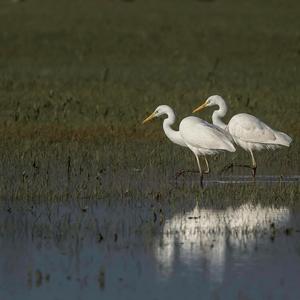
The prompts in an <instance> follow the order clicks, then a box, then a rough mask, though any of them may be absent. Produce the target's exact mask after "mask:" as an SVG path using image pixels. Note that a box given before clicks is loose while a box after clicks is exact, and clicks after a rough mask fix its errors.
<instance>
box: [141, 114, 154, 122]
mask: <svg viewBox="0 0 300 300" xmlns="http://www.w3.org/2000/svg"><path fill="white" fill-rule="evenodd" d="M153 118H155V114H154V113H152V114H151V115H150V116H149V117H148V118H146V119H145V120H144V121H143V124H145V123H147V122H148V121H150V120H152V119H153Z"/></svg>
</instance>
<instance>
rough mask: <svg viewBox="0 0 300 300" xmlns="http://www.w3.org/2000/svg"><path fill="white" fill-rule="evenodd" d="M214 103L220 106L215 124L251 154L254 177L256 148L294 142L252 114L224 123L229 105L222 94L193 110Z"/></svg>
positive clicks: (243, 114) (269, 147)
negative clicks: (254, 153)
mask: <svg viewBox="0 0 300 300" xmlns="http://www.w3.org/2000/svg"><path fill="white" fill-rule="evenodd" d="M213 105H217V106H218V107H219V109H218V110H215V111H214V113H213V115H212V120H213V124H214V125H216V126H218V127H220V128H222V129H223V130H226V131H228V132H229V133H230V135H231V136H232V138H233V140H234V142H235V143H236V144H237V145H239V146H240V147H241V148H243V149H244V150H246V151H248V152H249V153H250V154H251V158H252V169H253V176H254V177H255V174H256V161H255V159H254V155H253V151H254V150H256V151H260V150H263V149H276V148H279V147H282V146H286V147H289V146H290V144H291V142H292V138H291V137H289V136H288V135H287V134H285V133H283V132H280V131H276V130H274V129H272V128H271V127H269V126H268V125H266V124H265V123H264V122H262V121H261V120H259V119H258V118H256V117H255V116H252V115H250V114H246V113H240V114H237V115H235V116H233V117H232V118H231V120H230V121H229V123H228V125H226V124H225V123H223V121H222V120H221V118H223V117H224V116H225V115H226V113H227V105H226V103H225V100H224V99H223V98H222V97H221V96H218V95H215V96H211V97H209V98H208V99H207V100H206V101H205V103H204V104H202V105H201V106H199V107H198V108H196V109H195V110H194V111H193V112H196V111H200V110H201V109H203V108H205V107H208V106H213Z"/></svg>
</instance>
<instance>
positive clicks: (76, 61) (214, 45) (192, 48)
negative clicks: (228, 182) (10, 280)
mask: <svg viewBox="0 0 300 300" xmlns="http://www.w3.org/2000/svg"><path fill="white" fill-rule="evenodd" d="M299 10H300V4H299V2H298V1H296V0H288V1H285V2H283V1H278V0H270V1H267V2H262V1H259V0H253V1H234V0H229V1H222V0H215V1H213V0H212V1H197V0H188V1H179V0H172V1H171V0H163V1H158V0H153V1H146V0H135V1H129V0H127V1H118V0H114V1H113V0H111V1H109V0H98V1H96V0H88V1H84V2H83V1H79V0H74V1H67V0H61V1H50V0H45V1H43V2H41V1H37V0H25V1H22V2H17V3H15V2H12V1H8V0H5V1H2V3H1V4H0V28H1V31H0V70H1V71H0V138H1V146H0V157H1V160H0V170H1V171H0V175H1V177H0V187H1V190H0V195H1V199H4V200H8V201H11V200H14V199H21V200H24V199H39V200H41V201H42V200H43V199H45V198H51V199H52V198H53V199H69V198H76V199H80V198H83V199H87V198H103V199H104V198H110V199H112V198H120V197H121V198H126V197H127V198H137V199H140V200H142V199H149V197H150V198H151V197H152V198H153V199H156V198H157V197H158V198H160V197H161V196H159V195H163V196H164V197H162V198H164V199H168V198H170V194H172V196H173V197H175V196H174V193H172V192H170V191H171V190H172V185H171V184H170V182H169V181H170V180H169V179H170V178H171V177H172V176H173V175H174V174H175V172H176V170H178V169H181V168H183V167H187V166H188V167H189V168H191V167H193V166H195V161H194V157H193V156H192V155H191V153H190V152H189V151H188V150H186V149H181V148H180V147H176V146H174V145H172V144H171V143H170V142H169V141H167V139H166V138H165V136H164V134H163V131H162V128H161V120H160V121H156V122H154V123H153V124H149V125H147V126H146V125H145V126H143V125H141V121H142V120H143V118H144V117H145V116H146V115H147V114H149V113H150V112H152V111H153V110H154V109H155V107H156V106H157V105H159V104H169V105H170V106H172V107H173V108H174V109H175V111H176V112H177V115H178V118H179V120H180V119H181V118H183V117H184V116H187V115H190V114H191V111H192V109H193V108H194V107H195V106H197V105H198V104H200V103H201V102H202V100H203V99H205V98H206V97H208V96H209V95H212V94H220V95H222V96H223V97H224V98H225V99H226V100H227V102H228V104H229V109H230V110H229V114H228V116H227V117H226V121H227V120H228V119H229V118H230V117H231V116H232V115H234V114H235V113H238V112H249V113H253V114H254V115H256V116H258V117H259V118H261V119H263V120H264V121H265V122H266V123H268V124H269V125H270V126H271V127H273V128H276V129H278V130H281V131H284V132H286V133H288V134H289V135H291V136H292V137H293V139H294V143H293V144H292V147H291V149H284V150H280V151H276V152H267V153H262V154H259V155H258V174H270V175H292V174H299V165H300V157H299V153H300V143H299V141H298V137H299V132H300V123H299V112H300V108H299V94H300V85H299V78H300V69H299V67H298V66H299V63H300V18H299ZM211 113H212V110H207V112H204V113H202V114H199V116H200V117H203V118H204V119H206V120H210V114H211ZM233 159H234V160H236V161H239V162H241V161H244V162H245V161H246V160H249V157H248V155H247V154H246V153H244V152H243V151H242V150H241V151H239V152H238V153H237V154H234V155H229V154H226V155H221V156H219V157H217V158H214V159H211V166H212V170H213V171H214V172H215V173H214V174H216V173H217V171H218V170H220V169H221V168H222V166H224V165H225V164H226V162H228V161H231V160H233ZM239 173H240V174H245V172H244V171H243V170H236V171H235V174H239ZM191 190H192V191H194V192H196V191H198V185H197V184H196V183H193V184H191V185H189V186H188V187H185V188H184V187H182V186H181V188H177V189H176V191H177V193H175V194H176V197H177V198H182V197H184V195H186V193H187V192H188V191H191ZM235 190H236V187H235V186H233V187H231V186H229V187H228V188H226V189H224V188H223V187H218V188H217V191H218V192H217V193H215V190H213V189H211V190H209V191H207V193H208V194H210V193H212V194H214V195H219V196H218V197H222V195H223V196H224V194H225V195H226V194H228V192H229V191H230V193H231V194H232V193H234V191H235ZM263 191H264V192H262V191H261V188H259V187H256V186H253V185H250V186H249V187H243V188H241V189H239V193H238V195H241V193H244V194H247V195H249V194H252V196H253V199H254V200H255V199H257V198H260V199H261V198H263V197H264V194H265V193H266V191H267V189H264V190H263ZM273 193H275V194H274V195H273V194H272V195H271V196H272V199H279V198H280V199H281V200H280V201H281V202H284V201H287V202H288V203H290V202H292V203H294V202H295V201H297V200H298V198H299V185H298V186H297V185H292V186H289V185H288V186H284V187H282V186H281V185H278V186H276V187H275V188H274V190H273ZM255 195H256V196H257V197H255ZM269 195H270V194H269ZM276 195H279V196H278V197H277V196H276ZM273 196H274V197H273ZM214 197H216V196H214ZM237 197H240V196H237ZM240 198H241V197H240ZM230 199H231V198H230ZM230 199H229V200H230ZM229 200H228V201H229ZM244 200H245V199H244V198H243V201H244ZM224 201H225V200H224ZM226 201H227V200H226ZM226 201H225V202H226ZM276 201H277V200H276Z"/></svg>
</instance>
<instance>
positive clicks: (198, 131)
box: [143, 105, 235, 188]
mask: <svg viewBox="0 0 300 300" xmlns="http://www.w3.org/2000/svg"><path fill="white" fill-rule="evenodd" d="M162 115H167V117H166V118H165V119H164V121H163V130H164V132H165V134H166V136H167V137H168V138H169V140H171V141H172V142H173V143H174V144H177V145H180V146H183V147H188V148H189V149H190V150H191V151H192V152H193V153H194V155H195V157H196V161H197V165H198V169H199V173H200V184H201V187H202V188H203V172H202V169H201V165H200V162H199V156H204V159H205V162H206V166H207V170H206V172H205V173H208V172H209V166H208V162H207V159H206V155H212V154H216V153H218V152H220V151H229V152H234V151H235V147H234V145H233V143H232V142H231V140H230V136H229V135H227V134H226V133H225V132H224V131H223V130H222V129H220V128H218V127H217V126H214V125H212V124H210V123H208V122H206V121H203V120H201V119H199V118H196V117H193V116H190V117H186V118H184V119H183V120H182V121H181V122H180V125H179V130H178V131H176V130H174V129H172V127H171V126H172V125H173V124H174V123H175V114H174V111H173V109H172V108H171V107H170V106H168V105H160V106H158V107H157V108H156V109H155V111H154V112H153V113H152V114H151V115H150V116H149V117H147V118H146V119H145V120H144V121H143V124H145V123H146V122H148V121H150V120H151V119H153V118H156V117H159V116H162Z"/></svg>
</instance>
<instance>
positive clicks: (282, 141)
mask: <svg viewBox="0 0 300 300" xmlns="http://www.w3.org/2000/svg"><path fill="white" fill-rule="evenodd" d="M292 141H293V139H292V138H291V137H290V136H288V135H287V134H286V133H284V132H280V131H277V132H276V142H277V144H279V145H282V146H286V147H289V146H290V144H291V142H292Z"/></svg>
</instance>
